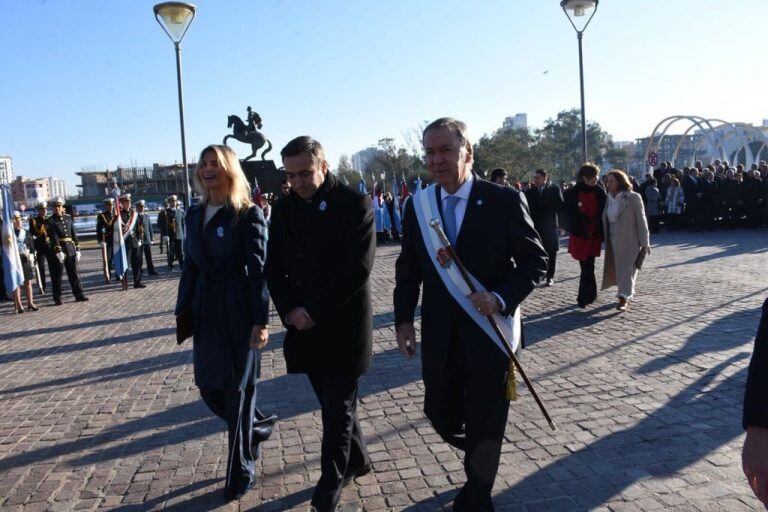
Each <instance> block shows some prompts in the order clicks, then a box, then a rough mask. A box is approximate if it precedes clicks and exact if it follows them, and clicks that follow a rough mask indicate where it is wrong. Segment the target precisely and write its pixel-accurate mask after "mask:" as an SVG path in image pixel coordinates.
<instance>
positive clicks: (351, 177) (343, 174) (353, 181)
mask: <svg viewBox="0 0 768 512" xmlns="http://www.w3.org/2000/svg"><path fill="white" fill-rule="evenodd" d="M334 172H335V173H336V175H337V176H338V177H339V179H341V181H343V182H346V183H347V185H351V186H353V187H356V186H357V183H358V182H359V181H360V173H358V172H357V171H355V170H353V169H352V163H351V162H350V161H349V157H348V156H347V155H341V156H340V157H339V164H338V165H337V166H336V170H335V171H334Z"/></svg>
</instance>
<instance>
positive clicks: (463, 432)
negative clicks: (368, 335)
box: [394, 118, 547, 512]
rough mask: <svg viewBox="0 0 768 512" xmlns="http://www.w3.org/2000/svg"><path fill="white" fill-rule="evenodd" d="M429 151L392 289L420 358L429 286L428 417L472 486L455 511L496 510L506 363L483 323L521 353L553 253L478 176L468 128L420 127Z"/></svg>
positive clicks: (519, 198)
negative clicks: (449, 257) (417, 322)
mask: <svg viewBox="0 0 768 512" xmlns="http://www.w3.org/2000/svg"><path fill="white" fill-rule="evenodd" d="M423 145H424V150H425V153H426V162H427V168H428V170H429V173H430V176H431V177H432V179H433V180H434V182H435V184H434V185H432V186H430V187H428V188H427V189H425V190H422V191H421V192H420V193H419V194H418V195H415V196H414V197H413V199H412V200H411V201H409V202H408V205H407V206H406V212H405V214H404V215H403V217H404V222H403V245H402V251H401V253H400V256H399V257H398V259H397V263H396V273H395V280H396V284H395V292H394V302H395V325H396V326H397V343H398V347H399V349H400V351H401V352H402V353H403V354H405V355H406V356H407V357H410V356H412V355H414V354H415V353H416V335H415V330H414V326H413V321H414V314H415V310H416V306H417V304H418V301H419V288H420V286H422V285H423V289H424V296H423V299H422V306H421V317H422V342H423V345H422V373H423V379H424V388H425V396H424V413H425V414H426V416H427V418H429V420H430V422H431V423H432V426H433V427H434V429H435V430H436V431H437V433H438V434H440V436H441V437H442V438H443V439H444V440H445V441H446V442H447V443H449V444H451V445H452V446H454V447H456V448H458V449H460V450H463V451H464V452H465V459H464V469H465V472H466V474H467V483H466V484H465V485H464V487H463V488H462V489H461V491H460V492H459V494H458V495H457V496H456V498H455V500H454V505H453V506H454V510H456V511H472V512H475V511H485V510H493V503H492V501H491V489H492V487H493V482H494V480H495V478H496V472H497V470H498V465H499V458H500V455H501V442H502V439H503V437H504V429H505V426H506V422H507V411H508V408H509V401H508V400H509V399H508V397H507V393H506V390H507V378H508V371H509V367H510V361H509V357H508V355H507V353H506V351H505V350H504V349H503V348H502V347H503V346H502V345H501V341H500V340H499V339H498V338H497V337H496V335H495V333H494V331H493V330H492V328H491V325H490V322H489V321H488V319H487V318H486V316H487V315H493V316H494V317H495V319H496V322H497V324H498V325H499V327H500V328H501V330H502V332H505V336H506V337H507V340H508V341H509V342H510V343H511V344H512V345H513V349H517V348H518V347H519V342H520V328H521V326H520V319H519V309H518V306H519V305H520V303H521V302H522V301H523V299H525V297H526V296H527V295H528V294H529V293H530V292H531V290H533V288H534V284H535V283H536V282H538V281H539V279H541V278H542V277H543V276H544V275H545V273H546V271H547V253H546V251H545V250H544V248H543V246H542V244H541V240H540V239H539V235H538V234H537V232H536V230H535V229H534V227H533V223H532V221H531V217H530V214H529V212H528V206H527V203H526V201H525V198H524V196H523V195H522V194H521V193H520V192H518V191H517V190H515V189H513V188H510V187H502V186H500V185H497V184H493V183H490V182H487V181H484V180H482V179H480V178H479V177H477V176H476V175H475V174H474V173H472V163H473V155H472V145H471V143H470V142H469V140H468V139H467V135H466V125H465V124H464V123H463V122H461V121H458V120H455V119H451V118H442V119H438V120H437V121H434V122H433V123H431V124H430V125H429V126H427V127H426V128H425V130H424V133H423ZM433 219H437V220H438V221H439V222H440V224H441V225H442V228H443V231H444V232H445V234H446V235H447V237H448V239H449V241H450V242H451V244H452V245H453V247H454V249H455V251H456V253H457V254H458V255H459V257H460V258H461V260H462V262H463V263H464V266H465V267H466V269H467V271H468V272H469V273H470V274H471V275H472V277H473V280H474V281H475V284H476V288H477V290H478V291H477V292H476V293H474V294H470V293H469V289H468V287H467V285H466V284H465V282H464V281H463V279H462V277H461V275H460V274H459V272H458V270H457V266H456V265H455V264H452V263H450V264H449V263H447V262H446V259H445V251H444V249H443V246H442V244H441V241H440V238H439V237H438V236H437V233H436V230H435V229H434V228H432V227H431V226H430V222H431V221H432V220H433ZM441 262H442V263H441ZM512 378H513V376H512Z"/></svg>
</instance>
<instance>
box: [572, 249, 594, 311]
mask: <svg viewBox="0 0 768 512" xmlns="http://www.w3.org/2000/svg"><path fill="white" fill-rule="evenodd" d="M579 266H580V267H581V274H579V295H578V296H577V297H576V301H577V302H578V303H579V305H584V306H586V305H587V304H592V303H593V302H595V299H597V281H596V280H595V258H589V259H587V260H584V261H579Z"/></svg>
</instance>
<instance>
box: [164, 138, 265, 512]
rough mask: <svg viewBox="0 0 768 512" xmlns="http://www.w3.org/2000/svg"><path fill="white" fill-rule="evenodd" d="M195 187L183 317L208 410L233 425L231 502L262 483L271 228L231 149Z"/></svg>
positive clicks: (211, 151)
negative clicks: (261, 356)
mask: <svg viewBox="0 0 768 512" xmlns="http://www.w3.org/2000/svg"><path fill="white" fill-rule="evenodd" d="M194 180H195V186H196V188H197V189H198V191H199V192H200V193H201V195H202V197H203V199H202V201H201V203H200V204H198V205H195V206H192V207H191V208H190V209H189V212H188V214H187V216H186V228H187V231H186V232H187V238H186V241H185V246H184V253H185V255H186V258H185V260H186V261H185V262H184V268H183V271H182V275H181V282H180V283H179V295H178V300H177V303H176V315H177V316H178V315H184V316H191V317H192V318H193V325H194V327H193V363H194V372H195V384H197V386H198V387H199V388H200V395H201V397H202V399H203V401H204V402H205V403H206V405H207V406H208V407H209V408H210V409H211V411H212V412H213V413H214V414H216V415H217V416H219V417H220V418H222V419H223V420H225V421H226V422H227V425H228V431H229V443H228V445H229V450H228V453H229V460H228V462H227V479H226V484H225V489H224V490H225V499H226V500H228V501H229V500H233V499H237V498H239V497H240V496H242V495H243V494H244V493H245V492H247V491H248V490H249V489H250V488H251V487H252V486H253V484H254V482H255V458H256V457H258V446H254V445H253V444H254V439H253V436H254V433H253V423H254V414H255V413H256V409H255V401H256V396H255V380H256V375H257V373H258V360H257V358H254V355H257V353H256V352H255V350H252V349H260V348H262V347H264V346H265V345H266V343H267V323H268V312H269V296H268V293H267V286H266V280H265V278H264V275H263V269H264V262H265V257H266V223H265V221H264V216H263V214H262V211H261V208H258V207H257V206H255V205H254V204H253V203H252V202H251V199H250V198H251V191H250V186H249V185H248V182H247V180H246V178H245V175H244V174H243V170H242V168H241V167H240V163H239V162H238V160H237V156H236V155H235V153H234V152H233V151H232V150H231V149H230V148H228V147H227V146H216V145H211V146H208V147H206V148H205V149H204V150H203V151H202V153H201V154H200V159H199V164H198V166H197V170H196V172H195V176H194ZM190 311H191V315H189V313H190ZM246 373H248V375H249V377H248V378H247V381H246V380H245V379H244V375H246Z"/></svg>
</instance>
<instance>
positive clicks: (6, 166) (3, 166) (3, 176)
mask: <svg viewBox="0 0 768 512" xmlns="http://www.w3.org/2000/svg"><path fill="white" fill-rule="evenodd" d="M12 181H13V159H12V158H11V157H10V156H7V155H0V183H10V182H12Z"/></svg>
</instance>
